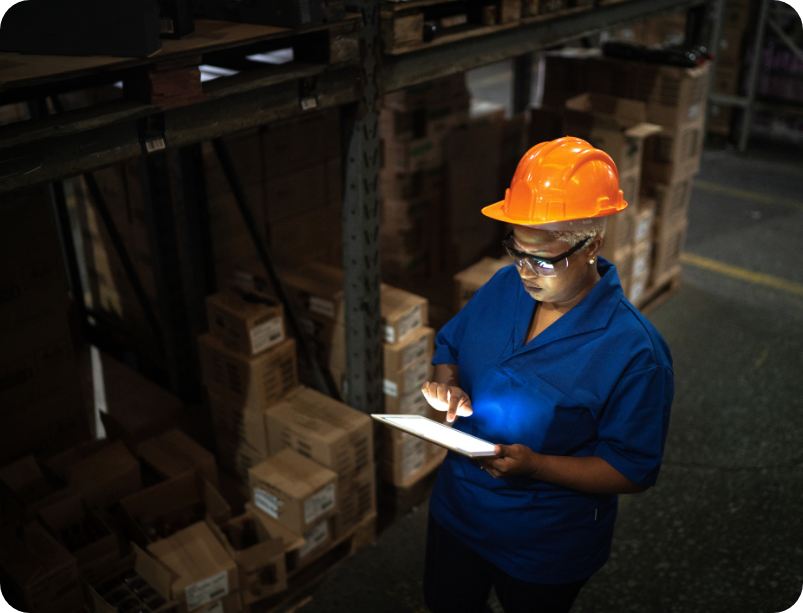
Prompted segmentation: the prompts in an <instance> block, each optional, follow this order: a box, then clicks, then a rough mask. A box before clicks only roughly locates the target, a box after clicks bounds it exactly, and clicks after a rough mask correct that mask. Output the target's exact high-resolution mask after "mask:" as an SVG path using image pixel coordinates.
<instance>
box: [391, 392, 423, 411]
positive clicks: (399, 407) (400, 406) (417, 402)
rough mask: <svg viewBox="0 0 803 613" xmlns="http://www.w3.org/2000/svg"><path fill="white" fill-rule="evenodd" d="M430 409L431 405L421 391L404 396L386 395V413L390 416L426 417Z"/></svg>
mask: <svg viewBox="0 0 803 613" xmlns="http://www.w3.org/2000/svg"><path fill="white" fill-rule="evenodd" d="M428 409H429V403H427V400H426V398H424V394H422V393H421V390H420V389H417V390H413V391H411V392H410V393H409V394H405V395H404V396H388V395H387V394H385V413H388V414H390V415H399V414H403V415H426V414H427V411H428Z"/></svg>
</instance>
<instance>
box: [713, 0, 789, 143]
mask: <svg viewBox="0 0 803 613" xmlns="http://www.w3.org/2000/svg"><path fill="white" fill-rule="evenodd" d="M726 1H727V0H718V2H717V5H716V12H715V17H714V23H713V29H712V34H711V43H712V44H711V48H712V49H719V42H720V40H721V38H722V22H723V18H724V14H725V3H726ZM780 4H784V3H778V2H775V0H761V3H760V5H759V8H758V19H757V20H756V26H755V31H754V32H755V33H754V35H753V49H752V51H753V52H752V54H751V56H750V66H749V70H748V76H747V92H746V94H745V95H744V96H729V95H725V94H717V93H715V92H714V83H715V78H716V70H717V64H716V62H714V63H713V64H712V66H711V80H710V82H709V94H708V99H709V101H711V102H713V103H714V104H722V105H726V106H734V107H737V108H741V109H744V113H743V114H742V121H741V128H740V130H739V145H738V146H739V151H740V152H744V151H746V150H747V145H748V142H749V140H750V132H751V129H752V125H753V115H754V114H755V112H756V111H764V110H767V111H772V110H780V111H784V110H786V111H792V112H794V113H798V114H803V106H794V105H792V104H789V105H783V104H778V103H769V102H762V101H759V100H757V99H756V97H757V96H756V92H757V90H758V78H759V74H760V73H761V54H762V52H763V50H764V39H765V35H766V32H767V28H769V29H770V30H772V32H773V33H774V34H775V35H776V36H777V37H778V38H779V39H780V40H781V42H783V43H784V45H786V46H787V47H788V48H789V50H790V51H791V52H792V53H794V54H795V55H796V56H797V57H798V58H799V59H800V61H803V50H801V49H800V47H798V46H797V44H796V43H795V41H793V40H792V39H791V38H789V36H788V35H787V34H786V32H784V31H783V29H782V28H781V26H779V25H778V22H777V20H776V19H775V17H774V16H773V15H772V14H771V13H772V12H773V10H783V9H786V10H792V11H794V9H793V8H791V7H789V6H786V5H785V4H784V6H783V7H782V6H779V5H780Z"/></svg>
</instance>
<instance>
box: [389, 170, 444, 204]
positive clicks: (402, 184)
mask: <svg viewBox="0 0 803 613" xmlns="http://www.w3.org/2000/svg"><path fill="white" fill-rule="evenodd" d="M379 181H380V185H381V193H382V198H383V199H385V198H388V199H390V200H415V199H418V198H424V197H427V196H430V197H435V196H439V195H440V194H441V193H442V192H443V168H430V169H427V170H420V171H416V172H391V171H387V170H385V171H381V172H380V174H379Z"/></svg>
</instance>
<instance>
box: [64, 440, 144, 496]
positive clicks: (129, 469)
mask: <svg viewBox="0 0 803 613" xmlns="http://www.w3.org/2000/svg"><path fill="white" fill-rule="evenodd" d="M48 466H50V467H51V468H54V469H60V470H61V471H62V474H63V476H64V480H65V481H66V482H67V484H68V485H69V486H70V487H71V488H72V489H73V490H74V491H75V492H76V493H78V494H80V495H81V497H82V498H83V499H84V500H86V501H87V502H88V503H89V504H91V505H96V506H99V507H110V506H112V505H114V504H116V503H117V502H118V501H119V500H120V499H121V498H124V497H126V496H128V495H130V494H133V493H135V492H138V491H139V490H141V489H142V476H141V473H140V467H139V462H137V459H136V458H135V457H134V456H133V455H132V454H131V452H130V451H129V450H128V448H127V447H126V446H125V444H124V443H122V442H121V441H117V442H115V443H112V444H110V445H107V446H105V447H104V448H102V449H100V450H98V451H97V452H96V453H92V454H91V455H88V456H87V457H84V458H82V459H77V461H75V462H71V461H70V460H69V459H68V458H67V457H66V456H60V457H59V459H56V458H53V459H51V460H50V462H49V463H48Z"/></svg>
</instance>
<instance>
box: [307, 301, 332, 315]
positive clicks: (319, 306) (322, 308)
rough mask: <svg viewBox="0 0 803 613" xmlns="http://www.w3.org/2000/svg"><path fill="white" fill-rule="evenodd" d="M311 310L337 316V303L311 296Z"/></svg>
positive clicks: (320, 313)
mask: <svg viewBox="0 0 803 613" xmlns="http://www.w3.org/2000/svg"><path fill="white" fill-rule="evenodd" d="M309 310H310V311H312V312H313V313H318V315H325V316H326V317H330V318H331V319H334V318H335V303H334V302H332V301H331V300H325V299H324V298H318V297H317V296H310V297H309Z"/></svg>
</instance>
